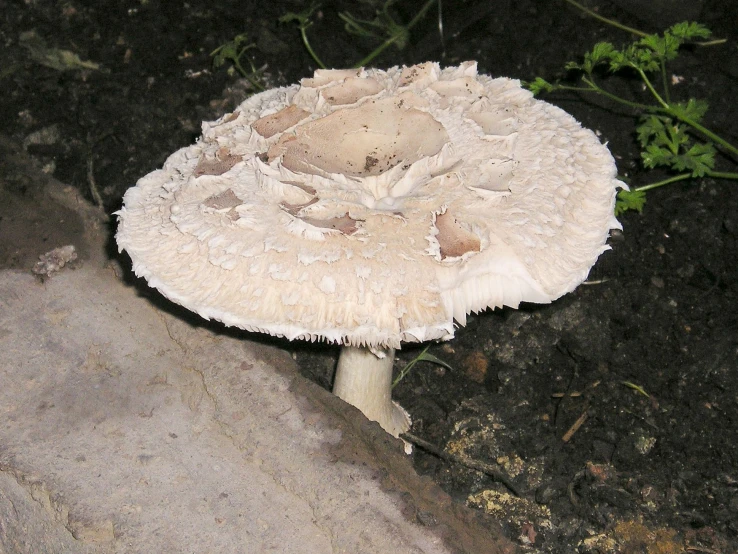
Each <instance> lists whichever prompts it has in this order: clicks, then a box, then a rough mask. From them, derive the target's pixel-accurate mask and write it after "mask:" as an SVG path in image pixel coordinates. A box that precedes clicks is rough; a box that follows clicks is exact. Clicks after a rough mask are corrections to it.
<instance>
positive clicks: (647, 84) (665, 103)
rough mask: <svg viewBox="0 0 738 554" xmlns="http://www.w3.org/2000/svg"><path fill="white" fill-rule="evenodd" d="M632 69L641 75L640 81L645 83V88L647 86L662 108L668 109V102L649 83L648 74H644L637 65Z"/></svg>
mask: <svg viewBox="0 0 738 554" xmlns="http://www.w3.org/2000/svg"><path fill="white" fill-rule="evenodd" d="M634 69H635V70H636V71H637V72H638V74H639V75H640V76H641V80H642V81H643V83H644V84H645V85H646V87H647V88H648V90H649V91H650V92H651V94H652V95H653V97H654V98H655V99H656V101H657V102H658V103H659V104H661V105H662V106H663V107H664V109H667V110H668V109H669V104H668V102H664V99H663V98H661V95H660V94H659V93H658V92H656V89H655V88H653V85H652V84H651V80H650V79H649V78H648V76H647V75H646V74H645V73H644V71H643V70H642V69H641V68H639V67H634Z"/></svg>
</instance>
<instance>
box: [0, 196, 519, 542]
mask: <svg viewBox="0 0 738 554" xmlns="http://www.w3.org/2000/svg"><path fill="white" fill-rule="evenodd" d="M0 188H1V187H0ZM67 193H68V194H72V193H71V192H70V191H67ZM64 194H65V192H64V191H63V190H62V189H57V190H56V195H57V200H54V199H53V195H51V196H49V195H46V196H45V197H44V198H43V199H42V201H43V202H51V203H53V202H56V201H58V199H59V197H63V196H64ZM66 203H68V204H70V203H71V204H73V202H66ZM53 211H54V210H53V209H51V210H50V213H53ZM85 228H86V234H85V236H81V235H80V236H78V237H77V240H78V242H79V243H80V244H82V248H80V249H79V250H81V251H83V252H89V255H88V256H87V257H86V258H85V259H84V260H81V261H80V260H77V261H76V262H75V263H74V264H72V266H71V267H70V266H66V267H64V268H62V269H61V270H60V271H59V272H57V273H54V274H53V275H52V276H51V277H49V278H45V279H43V280H41V279H40V278H38V277H34V276H33V275H32V274H31V272H30V271H28V270H25V271H21V270H19V269H4V270H0V382H1V383H2V386H0V414H2V419H1V420H0V422H1V425H0V552H1V553H3V554H5V553H8V554H20V553H31V552H32V553H35V554H39V553H62V552H63V553H72V554H76V553H84V554H86V553H108V552H110V553H112V552H131V553H134V552H141V553H144V552H157V553H181V552H193V553H200V552H203V553H204V552H221V553H229V552H249V553H251V552H300V553H306V554H307V553H316V554H317V553H320V554H323V553H327V552H335V553H337V552H353V553H358V552H361V553H371V552H377V553H380V552H381V553H388V552H392V553H405V552H407V553H439V554H440V553H446V552H454V551H466V552H482V551H484V552H504V551H510V550H507V547H504V545H503V546H499V545H498V543H496V542H495V538H494V533H495V529H494V528H493V527H492V528H483V527H481V526H480V525H479V522H478V521H474V520H473V519H472V518H471V517H470V516H469V515H468V514H467V513H466V509H464V508H463V507H461V506H458V505H455V504H453V503H452V502H451V501H450V499H449V498H448V496H447V495H445V494H444V493H442V492H441V491H440V489H438V488H437V487H436V486H435V485H432V484H431V483H430V482H429V481H427V480H423V479H420V478H419V477H418V476H417V475H416V474H415V473H414V471H413V470H412V468H411V465H410V462H409V460H408V459H406V458H405V457H404V456H403V454H402V446H401V443H399V441H396V440H394V439H392V438H391V437H389V436H388V435H386V434H384V433H383V432H382V431H381V430H380V429H379V427H378V426H376V425H375V424H371V423H369V422H367V421H366V420H364V419H363V416H361V414H360V413H359V412H358V411H356V410H354V409H353V408H351V407H350V406H347V405H344V404H343V403H342V402H341V401H339V400H338V399H336V398H334V397H332V396H331V395H330V394H329V393H328V392H326V391H324V390H323V389H320V388H319V387H317V386H315V385H313V384H311V383H309V382H307V381H305V380H304V379H303V378H301V377H299V376H298V375H297V374H296V372H295V368H294V362H293V360H292V358H291V357H290V356H289V354H288V353H287V352H286V351H285V350H284V349H283V348H278V347H275V346H271V345H268V344H264V343H258V342H254V341H252V340H247V338H245V337H244V334H243V333H230V332H229V331H228V330H226V329H224V328H223V327H222V326H219V325H210V324H208V323H207V322H204V321H202V320H199V319H195V318H193V317H191V316H189V315H188V314H187V313H185V312H183V311H182V310H180V309H179V308H178V307H176V306H174V305H171V304H169V303H167V302H166V301H164V300H162V299H161V298H159V297H158V296H157V295H156V294H154V293H152V294H150V295H149V290H148V289H147V288H146V287H145V286H143V283H141V282H137V281H136V282H134V281H130V282H128V283H126V282H124V281H123V280H122V279H121V277H120V275H121V271H120V268H119V267H118V266H117V264H116V263H115V262H111V261H110V260H108V259H107V258H106V256H105V254H104V243H105V240H106V239H107V238H108V236H107V232H108V231H107V230H106V229H105V228H104V227H103V226H101V225H99V222H98V224H97V225H94V224H93V225H90V224H89V222H88V224H87V225H85ZM31 232H32V230H30V229H29V233H31ZM4 238H5V239H10V238H11V237H9V236H7V235H6V237H4ZM49 246H50V248H51V247H55V246H58V245H49ZM39 254H43V252H39ZM123 274H125V272H123ZM157 304H158V305H157ZM249 337H250V338H257V339H258V337H255V336H253V335H251V336H249ZM281 346H284V345H283V344H282V345H281ZM418 514H423V516H424V517H423V518H420V517H419V516H418ZM429 514H430V516H432V517H430V516H429ZM420 521H431V522H432V525H431V526H423V525H422V524H421V523H419V522H420Z"/></svg>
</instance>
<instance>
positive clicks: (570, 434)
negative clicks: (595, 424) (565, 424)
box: [561, 408, 589, 442]
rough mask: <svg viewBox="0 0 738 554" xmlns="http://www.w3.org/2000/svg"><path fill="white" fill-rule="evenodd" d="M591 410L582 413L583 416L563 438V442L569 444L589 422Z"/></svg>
mask: <svg viewBox="0 0 738 554" xmlns="http://www.w3.org/2000/svg"><path fill="white" fill-rule="evenodd" d="M588 412H589V408H587V409H585V410H584V411H583V412H582V415H580V416H579V417H578V418H577V420H576V421H575V422H574V424H573V425H572V426H571V427H569V430H568V431H567V432H566V433H564V436H563V437H561V440H562V441H564V442H569V440H570V439H571V438H572V437H573V436H574V433H576V432H577V431H578V430H579V428H580V427H581V426H582V425H584V422H585V421H587V417H589V413H588Z"/></svg>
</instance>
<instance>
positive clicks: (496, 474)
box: [400, 433, 520, 496]
mask: <svg viewBox="0 0 738 554" xmlns="http://www.w3.org/2000/svg"><path fill="white" fill-rule="evenodd" d="M400 438H401V439H405V440H406V441H408V442H411V443H413V444H414V445H415V446H417V447H419V448H422V449H423V450H425V451H426V452H429V453H430V454H433V455H434V456H438V457H439V458H442V459H444V460H446V461H448V462H453V463H456V464H461V465H463V466H465V467H468V468H470V469H474V470H476V471H481V472H482V473H484V474H485V475H488V476H489V477H492V479H494V480H495V481H497V482H498V483H502V484H503V485H505V487H507V489H508V490H509V491H510V492H511V493H513V494H514V495H515V496H520V492H519V491H518V489H517V487H516V486H515V485H513V484H512V483H511V482H510V480H509V479H508V478H507V477H506V476H505V475H503V474H502V473H501V472H500V471H499V470H498V469H496V468H495V467H493V466H492V465H490V464H488V463H485V462H482V461H480V460H472V459H471V458H467V457H466V456H457V455H456V454H450V453H448V452H446V451H445V450H441V449H440V448H438V447H437V446H436V445H434V444H432V443H430V442H428V441H426V440H423V439H421V438H420V437H416V436H415V435H411V434H410V433H401V434H400Z"/></svg>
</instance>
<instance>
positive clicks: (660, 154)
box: [641, 143, 675, 169]
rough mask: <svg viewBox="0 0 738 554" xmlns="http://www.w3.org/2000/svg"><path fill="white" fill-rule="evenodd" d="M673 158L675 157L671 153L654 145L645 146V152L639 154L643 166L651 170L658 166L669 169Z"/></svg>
mask: <svg viewBox="0 0 738 554" xmlns="http://www.w3.org/2000/svg"><path fill="white" fill-rule="evenodd" d="M674 158H675V155H674V153H673V152H671V151H670V150H668V149H666V148H663V147H661V146H659V145H658V144H654V143H651V144H649V145H647V146H646V148H645V150H643V152H641V159H642V160H643V165H644V166H646V167H647V168H649V169H653V168H654V167H657V166H659V165H665V166H669V167H671V165H672V164H673V162H674Z"/></svg>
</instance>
